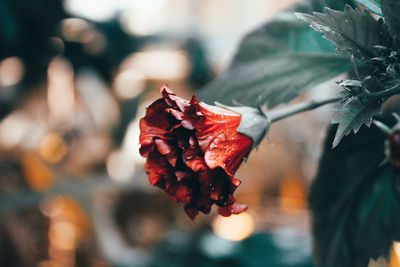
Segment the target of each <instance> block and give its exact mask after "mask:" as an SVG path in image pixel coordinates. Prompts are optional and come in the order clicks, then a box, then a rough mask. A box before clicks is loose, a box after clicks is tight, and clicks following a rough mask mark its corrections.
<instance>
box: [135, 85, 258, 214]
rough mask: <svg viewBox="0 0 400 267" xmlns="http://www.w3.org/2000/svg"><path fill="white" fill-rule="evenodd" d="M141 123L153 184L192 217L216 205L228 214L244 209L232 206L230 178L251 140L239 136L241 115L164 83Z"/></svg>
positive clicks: (143, 151)
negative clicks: (184, 96) (184, 95)
mask: <svg viewBox="0 0 400 267" xmlns="http://www.w3.org/2000/svg"><path fill="white" fill-rule="evenodd" d="M160 92H161V93H162V96H163V97H162V98H160V99H158V100H156V101H155V102H154V103H152V104H151V105H150V106H149V107H148V108H147V112H146V116H145V117H144V118H142V119H141V121H140V131H141V133H140V144H141V147H140V154H141V155H142V156H143V157H145V158H147V162H146V172H147V173H148V175H149V180H150V183H151V184H152V185H155V186H158V187H160V188H161V189H163V190H164V191H165V192H166V193H167V194H168V195H169V196H170V197H171V198H172V199H174V200H175V201H176V202H183V203H185V204H186V205H185V212H186V214H187V215H188V216H189V217H190V218H191V219H194V218H195V217H196V215H197V214H198V212H199V211H201V212H203V213H205V214H207V213H209V212H210V209H211V206H212V205H213V204H216V205H217V206H218V212H219V214H221V215H223V216H230V215H231V214H239V213H241V212H242V211H245V210H246V209H247V206H245V205H239V204H237V203H236V202H235V198H234V197H233V192H234V191H235V190H236V188H237V187H238V186H239V185H240V180H238V179H235V178H234V174H235V172H236V170H237V169H238V168H239V166H240V164H241V162H242V161H243V158H244V157H245V156H246V155H247V154H248V153H249V151H250V149H251V147H252V143H253V141H252V139H251V138H250V137H247V136H246V135H243V134H241V133H238V132H237V128H238V126H239V124H240V121H241V115H240V114H239V113H236V112H233V111H230V110H227V109H223V108H219V107H215V106H210V105H207V104H205V103H198V101H197V98H196V96H193V97H192V99H191V100H190V101H187V100H184V99H182V98H180V97H178V96H176V95H175V94H174V93H173V92H172V91H171V90H170V89H169V88H168V87H167V86H166V85H164V86H163V87H161V89H160Z"/></svg>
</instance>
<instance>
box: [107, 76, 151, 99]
mask: <svg viewBox="0 0 400 267" xmlns="http://www.w3.org/2000/svg"><path fill="white" fill-rule="evenodd" d="M145 86H146V81H145V77H144V75H143V74H142V73H140V72H139V71H135V70H133V69H129V70H126V71H123V72H120V73H119V74H118V75H117V76H116V77H115V80H114V92H115V94H116V95H117V96H118V97H119V98H121V99H129V98H133V97H136V96H138V95H139V94H140V93H141V92H142V91H143V90H144V89H145Z"/></svg>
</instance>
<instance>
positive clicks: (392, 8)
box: [381, 0, 400, 38]
mask: <svg viewBox="0 0 400 267" xmlns="http://www.w3.org/2000/svg"><path fill="white" fill-rule="evenodd" d="M381 2H382V13H383V16H384V17H385V20H386V24H387V26H388V28H389V30H390V32H391V33H392V35H393V36H396V37H397V38H399V36H400V16H399V15H400V2H399V1H398V0H382V1H381Z"/></svg>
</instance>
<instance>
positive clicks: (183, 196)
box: [175, 185, 192, 203]
mask: <svg viewBox="0 0 400 267" xmlns="http://www.w3.org/2000/svg"><path fill="white" fill-rule="evenodd" d="M191 191H192V190H190V189H189V187H187V186H186V185H181V186H179V187H178V189H177V190H176V192H175V197H176V199H177V200H179V201H181V202H183V203H189V202H190V200H191V199H192V196H191Z"/></svg>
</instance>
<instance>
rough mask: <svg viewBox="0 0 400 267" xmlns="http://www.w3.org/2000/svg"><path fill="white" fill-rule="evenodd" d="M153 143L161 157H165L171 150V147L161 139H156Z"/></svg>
mask: <svg viewBox="0 0 400 267" xmlns="http://www.w3.org/2000/svg"><path fill="white" fill-rule="evenodd" d="M154 143H155V144H156V147H157V150H158V152H160V153H161V155H167V154H169V153H171V151H172V150H173V147H172V146H171V145H170V144H168V143H167V142H165V141H164V140H162V139H156V140H155V141H154Z"/></svg>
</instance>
